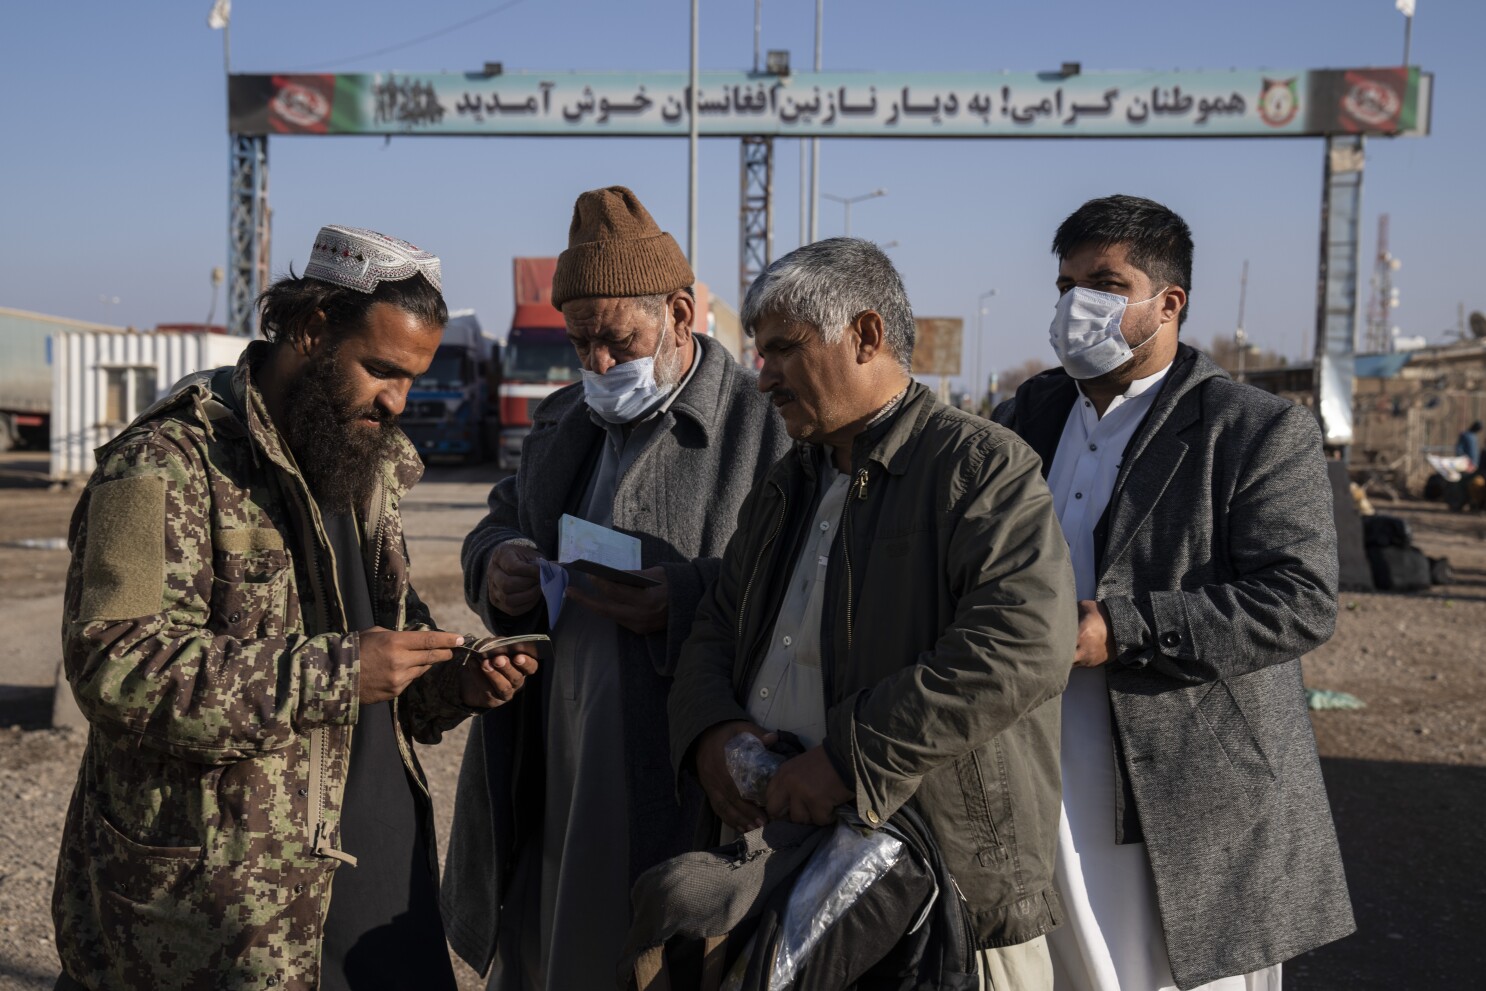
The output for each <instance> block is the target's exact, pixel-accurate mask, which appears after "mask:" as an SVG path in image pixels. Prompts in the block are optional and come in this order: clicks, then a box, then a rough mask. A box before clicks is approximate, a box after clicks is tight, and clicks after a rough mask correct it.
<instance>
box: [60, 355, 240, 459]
mask: <svg viewBox="0 0 1486 991" xmlns="http://www.w3.org/2000/svg"><path fill="white" fill-rule="evenodd" d="M247 344H248V339H247V338H244V337H228V336H225V335H223V334H174V333H171V334H156V333H148V332H147V333H115V332H104V331H85V332H78V333H65V334H58V335H56V336H55V337H54V338H53V339H52V465H51V473H52V477H53V478H55V479H69V478H77V477H79V476H86V475H89V474H92V471H93V468H94V460H93V452H94V451H95V450H96V449H98V448H99V447H101V446H103V445H104V444H106V443H108V442H109V441H110V440H112V439H113V438H114V437H116V436H118V434H119V432H120V431H121V430H123V429H124V428H125V427H126V426H128V425H129V423H130V422H132V421H133V420H134V418H135V417H136V416H138V415H139V414H140V413H143V412H144V411H145V410H146V409H148V408H149V407H150V405H151V404H152V403H154V402H155V400H157V399H160V398H162V397H164V396H165V395H166V394H167V393H168V392H169V390H170V387H171V386H173V385H175V384H176V383H177V382H179V381H180V380H181V379H182V378H184V377H185V376H187V375H190V374H191V373H192V372H200V371H205V370H207V369H211V368H220V367H222V366H223V365H232V364H236V363H237V359H238V356H239V355H241V354H242V351H243V348H245V347H247Z"/></svg>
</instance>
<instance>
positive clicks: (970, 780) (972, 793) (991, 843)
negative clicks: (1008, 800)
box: [955, 750, 1006, 867]
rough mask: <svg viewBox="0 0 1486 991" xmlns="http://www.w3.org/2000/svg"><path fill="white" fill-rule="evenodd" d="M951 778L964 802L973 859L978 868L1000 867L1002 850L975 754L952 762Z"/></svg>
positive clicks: (1004, 848) (1003, 857)
mask: <svg viewBox="0 0 1486 991" xmlns="http://www.w3.org/2000/svg"><path fill="white" fill-rule="evenodd" d="M955 774H956V775H957V776H958V778H959V781H960V796H961V798H963V799H964V802H965V822H966V823H967V824H968V825H969V827H970V837H971V839H972V841H973V842H974V844H975V857H976V859H977V860H978V861H980V865H981V866H982V867H990V866H991V865H992V864H997V863H1000V862H1001V861H1003V860H1005V859H1006V847H1005V846H1004V845H1002V843H1001V838H1000V836H999V835H997V833H996V821H995V819H994V818H993V817H992V816H991V799H990V795H989V794H988V793H987V791H986V782H985V774H984V773H983V770H982V768H981V763H980V754H979V752H978V751H974V750H972V751H971V752H970V753H968V754H965V755H964V756H963V757H961V758H959V759H958V760H956V761H955Z"/></svg>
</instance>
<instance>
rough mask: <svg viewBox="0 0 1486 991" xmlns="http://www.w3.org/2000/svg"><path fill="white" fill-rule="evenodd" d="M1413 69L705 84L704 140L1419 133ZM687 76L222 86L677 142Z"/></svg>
mask: <svg viewBox="0 0 1486 991" xmlns="http://www.w3.org/2000/svg"><path fill="white" fill-rule="evenodd" d="M1432 79H1433V77H1432V76H1431V75H1430V74H1428V73H1423V72H1420V70H1419V69H1417V68H1403V67H1397V68H1374V69H1309V70H1306V69H1301V70H1295V71H1268V70H1266V71H1259V70H1254V71H1250V70H1232V71H1225V72H1118V73H1114V72H1111V73H1097V72H1091V73H1081V74H1078V75H1072V76H1063V75H1060V74H1057V73H1049V74H1036V73H1009V74H995V73H970V72H961V73H796V74H793V75H788V76H775V75H767V74H760V73H747V72H708V73H703V74H702V76H701V82H700V85H699V86H698V88H697V116H698V124H697V127H698V131H699V132H700V133H701V134H702V135H703V136H705V137H742V136H746V135H773V136H776V137H857V138H891V137H904V138H926V137H944V138H1013V137H1038V138H1066V137H1103V138H1137V137H1161V138H1192V137H1300V136H1305V135H1322V134H1338V133H1354V134H1355V133H1362V134H1378V135H1395V134H1425V133H1428V130H1429V100H1430V83H1431V82H1432ZM688 97H689V93H688V77H687V75H686V74H685V73H665V72H656V73H561V72H559V73H536V72H529V73H528V72H523V73H513V74H504V75H495V76H484V75H480V74H458V73H416V72H415V73H385V74H383V73H373V74H340V75H305V74H286V75H233V76H231V77H230V79H229V88H228V99H229V105H230V114H229V129H230V130H231V131H232V132H233V133H237V134H398V135H412V134H467V135H479V134H485V135H546V136H551V135H575V136H586V137H594V136H597V135H603V134H612V135H629V136H683V135H685V134H686V133H687V130H688V125H689V120H688V116H687V105H688V103H689V99H688Z"/></svg>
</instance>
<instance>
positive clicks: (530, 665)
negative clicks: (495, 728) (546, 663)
mask: <svg viewBox="0 0 1486 991" xmlns="http://www.w3.org/2000/svg"><path fill="white" fill-rule="evenodd" d="M531 649H532V648H531V647H529V646H527V645H524V644H519V643H515V644H507V645H506V646H504V647H497V648H495V649H494V650H491V651H489V652H487V653H485V654H484V655H482V656H481V657H479V658H476V657H474V656H473V655H466V658H465V660H464V662H463V666H462V667H461V669H460V673H459V694H460V700H461V701H462V702H464V704H465V705H466V706H468V707H469V708H471V709H493V708H495V707H496V706H498V705H501V704H503V703H506V702H509V701H511V699H513V698H515V697H516V693H517V692H519V691H520V690H521V686H522V685H523V684H525V683H526V679H527V678H530V677H531V676H532V675H534V674H536V673H537V668H538V667H539V666H540V665H538V664H537V658H536V655H535V654H533V653H527V652H526V651H528V650H531Z"/></svg>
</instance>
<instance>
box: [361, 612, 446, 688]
mask: <svg viewBox="0 0 1486 991" xmlns="http://www.w3.org/2000/svg"><path fill="white" fill-rule="evenodd" d="M358 639H359V640H360V641H361V701H362V703H363V704H365V705H370V704H372V703H374V702H386V701H387V700H388V699H394V698H397V697H398V696H399V695H401V694H402V693H403V691H404V690H405V689H406V688H407V687H408V686H409V685H411V684H412V683H413V682H414V681H415V680H416V679H418V678H419V677H421V676H422V675H423V674H424V672H426V671H427V670H428V669H429V668H430V667H432V666H433V665H435V664H442V663H443V662H444V661H447V660H449V659H451V658H452V657H453V656H454V648H455V647H458V646H459V645H461V644H463V643H464V637H462V636H460V635H459V634H458V633H444V632H442V631H440V630H412V631H409V632H398V631H396V630H389V629H386V628H384V627H381V626H373V627H372V628H371V629H369V630H362V631H361V634H360V636H359V637H358Z"/></svg>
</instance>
